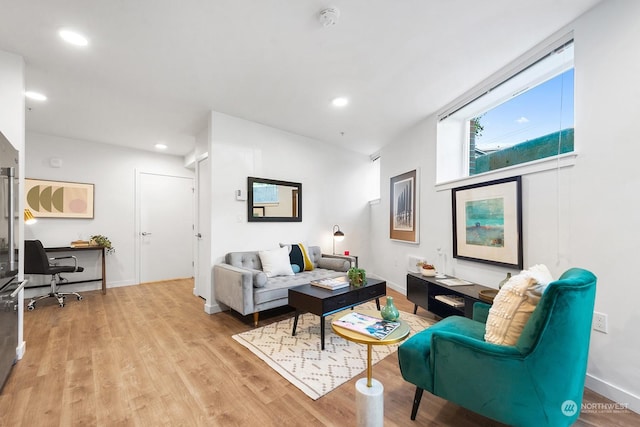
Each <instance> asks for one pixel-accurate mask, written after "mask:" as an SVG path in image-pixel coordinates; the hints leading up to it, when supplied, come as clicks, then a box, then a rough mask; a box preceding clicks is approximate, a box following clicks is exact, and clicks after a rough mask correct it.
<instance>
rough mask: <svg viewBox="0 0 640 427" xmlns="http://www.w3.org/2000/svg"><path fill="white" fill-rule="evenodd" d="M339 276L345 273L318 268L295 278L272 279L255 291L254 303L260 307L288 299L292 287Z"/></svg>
mask: <svg viewBox="0 0 640 427" xmlns="http://www.w3.org/2000/svg"><path fill="white" fill-rule="evenodd" d="M338 276H344V273H341V272H339V271H333V270H325V269H323V268H316V269H314V270H313V271H303V272H301V273H298V274H296V275H295V276H278V277H270V278H269V279H268V280H267V284H266V285H265V286H264V287H263V288H257V289H254V303H255V304H256V305H260V304H265V303H267V302H269V301H273V300H277V299H281V298H287V297H288V296H289V288H291V287H294V286H300V285H306V284H308V283H309V282H311V281H312V280H317V279H323V278H325V277H338ZM285 304H286V303H285Z"/></svg>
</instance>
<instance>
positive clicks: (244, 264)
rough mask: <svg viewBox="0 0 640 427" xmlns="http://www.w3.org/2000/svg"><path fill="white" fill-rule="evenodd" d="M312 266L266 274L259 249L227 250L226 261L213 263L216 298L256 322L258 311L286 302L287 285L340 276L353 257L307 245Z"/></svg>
mask: <svg viewBox="0 0 640 427" xmlns="http://www.w3.org/2000/svg"><path fill="white" fill-rule="evenodd" d="M307 250H308V252H309V258H310V259H311V262H312V263H313V266H314V269H313V270H311V271H301V272H299V273H296V274H295V275H294V276H276V277H267V275H266V274H265V273H264V272H263V271H262V263H261V262H260V256H259V255H258V251H250V252H230V253H228V254H227V255H226V256H225V262H224V263H221V264H216V265H215V266H214V267H213V280H214V282H213V283H214V285H213V286H214V295H215V299H216V300H217V301H219V302H221V303H223V304H225V305H227V306H229V307H230V308H232V309H233V310H235V311H237V312H238V313H240V314H242V315H244V316H246V315H248V314H252V313H253V322H254V325H255V326H258V316H259V313H260V312H261V311H264V310H268V309H270V308H275V307H280V306H283V305H287V303H288V301H289V298H288V297H289V288H291V287H293V286H298V285H304V284H306V283H309V282H310V281H311V280H313V279H320V278H323V277H336V276H343V275H345V274H346V271H347V270H349V268H350V267H351V262H352V261H353V260H354V258H352V257H348V256H340V255H324V254H322V251H321V250H320V247H319V246H308V247H307Z"/></svg>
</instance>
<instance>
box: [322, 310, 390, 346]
mask: <svg viewBox="0 0 640 427" xmlns="http://www.w3.org/2000/svg"><path fill="white" fill-rule="evenodd" d="M333 324H334V325H336V326H340V327H343V328H345V329H350V330H352V331H355V332H359V333H361V334H364V335H368V336H370V337H373V338H377V339H379V340H381V339H384V338H386V337H387V336H388V335H389V334H390V333H391V332H393V331H395V330H396V329H397V328H398V326H400V322H391V321H389V320H383V319H380V318H378V317H373V316H367V315H366V314H361V313H357V312H355V311H353V312H351V313H349V314H346V315H344V316H342V317H341V318H340V319H338V320H334V321H333Z"/></svg>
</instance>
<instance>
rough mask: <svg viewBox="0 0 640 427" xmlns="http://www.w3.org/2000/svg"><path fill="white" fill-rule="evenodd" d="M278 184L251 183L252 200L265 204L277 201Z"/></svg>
mask: <svg viewBox="0 0 640 427" xmlns="http://www.w3.org/2000/svg"><path fill="white" fill-rule="evenodd" d="M279 200H280V199H279V197H278V186H277V185H275V184H264V183H258V182H255V183H253V202H254V203H260V204H266V203H278V202H279Z"/></svg>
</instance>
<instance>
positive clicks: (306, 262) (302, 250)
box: [280, 243, 313, 271]
mask: <svg viewBox="0 0 640 427" xmlns="http://www.w3.org/2000/svg"><path fill="white" fill-rule="evenodd" d="M280 246H282V247H286V248H287V249H288V251H289V259H290V260H291V264H296V265H298V266H299V267H300V271H311V270H313V262H312V261H311V258H310V257H309V251H308V250H307V247H306V246H305V244H304V243H294V244H291V245H286V244H284V243H280Z"/></svg>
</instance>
